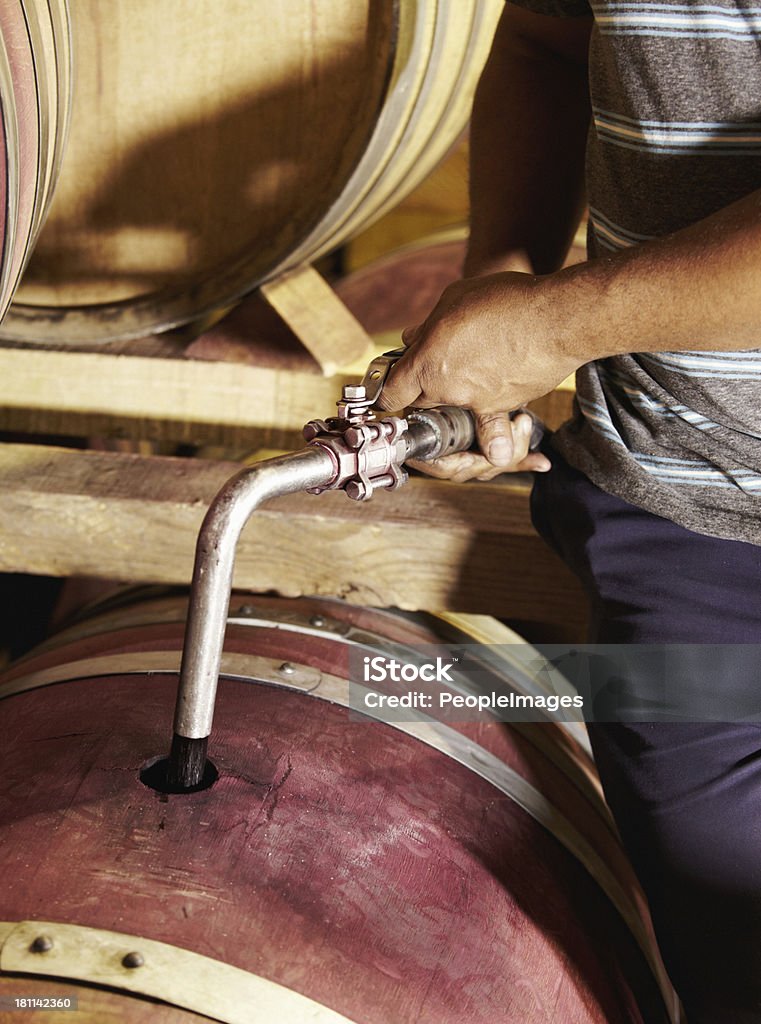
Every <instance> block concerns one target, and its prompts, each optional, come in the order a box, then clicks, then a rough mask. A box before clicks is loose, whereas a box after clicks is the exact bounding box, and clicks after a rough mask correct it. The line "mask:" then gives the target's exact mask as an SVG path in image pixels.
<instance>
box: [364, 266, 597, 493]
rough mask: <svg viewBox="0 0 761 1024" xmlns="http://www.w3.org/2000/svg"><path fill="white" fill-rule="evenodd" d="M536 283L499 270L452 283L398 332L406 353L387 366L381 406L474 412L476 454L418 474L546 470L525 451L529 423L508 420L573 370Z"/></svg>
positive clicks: (538, 457) (540, 458)
mask: <svg viewBox="0 0 761 1024" xmlns="http://www.w3.org/2000/svg"><path fill="white" fill-rule="evenodd" d="M543 280H546V279H542V278H535V277H533V276H532V275H530V274H518V273H500V274H493V275H490V276H488V277H480V278H470V279H467V280H465V281H458V282H456V283H455V284H453V285H451V286H450V287H449V288H447V290H446V291H445V292H444V294H443V295H442V297H441V299H440V300H439V302H438V304H437V305H436V307H435V308H434V310H433V312H432V313H431V314H430V316H429V317H428V319H427V320H426V321H425V322H424V323H423V324H421V325H419V326H418V327H413V328H410V329H408V330H407V331H405V332H404V335H403V340H404V343H405V345H407V346H408V347H409V351H408V352H407V353H406V354H405V355H404V356H403V357H402V358H401V359H400V360H399V362H398V363H397V364H396V366H394V367H393V369H392V370H391V373H390V374H389V377H388V379H387V381H386V383H385V385H384V388H383V392H382V393H381V398H380V402H379V405H381V407H382V408H384V409H388V410H394V409H401V408H403V407H405V406H408V405H416V406H423V407H428V406H434V405H459V406H464V407H466V408H469V409H472V410H473V412H474V413H475V414H476V417H477V433H478V440H479V444H480V447H481V450H482V452H483V456H479V455H477V454H475V453H470V452H469V453H462V454H461V455H458V456H448V457H447V458H445V459H440V460H437V462H436V464H435V465H433V464H421V466H420V468H424V469H425V471H426V472H432V473H433V475H438V476H447V477H451V478H453V479H457V480H465V479H470V478H472V477H475V478H478V479H491V477H493V476H496V474H497V473H501V472H508V471H509V472H514V471H516V470H521V471H523V470H539V471H541V470H544V469H548V468H549V462H548V460H547V459H546V458H545V456H543V455H541V454H538V453H532V454H529V452H528V446H529V439H530V436H531V422H530V417H528V416H525V417H524V416H518V417H517V418H516V420H515V421H514V422H511V421H510V418H509V416H508V411H509V410H514V409H518V408H519V407H520V406H522V405H525V404H526V403H527V402H529V401H531V400H532V399H534V398H539V397H540V396H542V395H545V394H547V392H548V391H551V390H552V388H553V387H555V385H556V384H559V383H560V382H561V381H562V380H564V379H565V378H566V377H567V376H568V375H569V374H570V373H573V372H574V370H575V369H576V368H577V367H578V366H579V365H580V361H579V360H578V359H576V358H572V357H569V356H568V355H566V354H564V353H563V351H562V348H561V345H560V344H559V338H560V337H561V335H562V333H563V332H562V330H561V327H560V326H558V328H557V330H555V324H554V319H555V318H554V315H548V314H549V313H550V312H551V308H552V307H551V305H550V304H549V303H548V299H547V297H546V296H545V295H544V292H543V290H542V282H543Z"/></svg>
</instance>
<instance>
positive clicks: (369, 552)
mask: <svg viewBox="0 0 761 1024" xmlns="http://www.w3.org/2000/svg"><path fill="white" fill-rule="evenodd" d="M238 468H239V466H237V465H236V464H233V463H212V462H201V461H195V460H186V459H174V458H160V457H153V458H149V459H146V458H143V457H141V456H138V455H126V454H119V453H112V452H80V451H71V450H67V449H59V448H47V447H37V446H32V445H13V444H8V445H0V571H2V572H28V573H35V574H43V575H53V576H67V575H76V574H83V575H88V576H100V577H104V578H113V579H119V580H124V581H145V582H157V583H175V584H186V583H188V582H189V580H190V577H191V571H192V565H193V552H194V547H195V541H196V537H197V534H198V529H199V527H200V524H201V520H202V518H203V515H204V512H205V510H206V507H207V505H208V504H209V502H210V501H211V499H212V498H213V496H214V495H215V494H216V492H217V491H218V489H219V488H220V487H221V486H222V484H223V483H224V482H225V480H226V479H227V478H228V477H229V476H231V475H232V474H233V473H234V472H236V471H237V469H238ZM528 494H529V488H528V484H527V483H526V482H525V480H524V479H519V478H515V479H512V478H511V480H510V481H509V482H508V483H504V484H502V483H494V482H492V483H482V484H464V485H463V484H452V483H443V482H441V481H436V480H430V479H424V478H417V479H413V480H411V481H410V482H409V483H408V484H406V485H405V486H404V487H402V488H401V489H400V490H398V491H394V492H379V493H378V494H376V496H375V497H374V498H373V500H372V501H370V502H365V503H355V502H353V501H350V500H349V499H348V498H347V497H346V496H345V495H344V494H342V493H340V492H332V493H327V494H323V495H320V496H316V495H310V494H296V495H291V496H288V497H284V498H278V499H275V500H273V501H271V502H269V503H268V504H267V505H266V506H264V507H263V508H262V509H261V510H259V511H258V512H257V513H255V514H254V516H253V517H252V519H251V521H250V522H249V524H248V526H247V527H246V529H245V530H244V532H243V537H242V540H241V543H240V546H239V550H238V559H237V566H236V574H235V584H236V586H238V587H241V588H244V589H250V590H260V591H263V590H272V591H275V592H277V593H280V594H286V595H290V596H298V595H302V594H317V595H320V594H322V595H337V596H340V597H343V598H346V599H347V600H349V601H351V602H353V603H356V604H366V605H375V606H392V605H396V606H398V607H400V608H407V609H426V608H427V609H453V610H458V611H468V612H481V613H487V614H492V615H497V616H502V617H506V618H512V619H521V620H526V621H537V622H558V623H569V624H578V623H580V621H581V619H582V618H583V614H584V600H583V597H582V594H581V590H580V587H579V585H578V583H577V582H576V581H575V579H574V578H573V577H572V576H571V574H570V573H569V572H568V570H567V569H566V568H565V566H563V565H562V563H561V562H560V561H559V560H558V559H557V557H556V556H555V555H554V554H552V552H550V550H549V549H548V548H547V547H546V546H545V545H544V543H543V542H542V541H541V540H540V539H539V537H538V536H537V535H536V534H535V532H534V530H533V528H532V526H531V523H530V521H529V513H528Z"/></svg>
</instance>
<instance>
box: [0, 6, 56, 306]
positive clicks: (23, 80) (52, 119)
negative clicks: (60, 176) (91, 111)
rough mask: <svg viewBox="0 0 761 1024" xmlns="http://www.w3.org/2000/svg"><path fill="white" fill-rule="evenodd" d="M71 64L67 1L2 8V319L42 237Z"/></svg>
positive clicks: (0, 61)
mask: <svg viewBox="0 0 761 1024" xmlns="http://www.w3.org/2000/svg"><path fill="white" fill-rule="evenodd" d="M70 58H71V54H70V48H69V33H68V14H67V7H66V3H65V0H9V2H8V3H4V4H2V5H1V6H0V108H1V112H0V121H1V122H2V124H1V134H2V154H3V159H2V160H0V165H1V167H2V169H1V170H0V175H1V176H2V182H1V183H0V222H1V230H0V253H1V261H0V318H1V317H2V315H3V314H4V312H5V311H6V309H7V307H8V304H9V303H10V301H11V299H12V297H13V293H14V291H15V288H16V286H17V284H18V281H19V278H20V276H21V274H22V272H23V270H24V267H25V266H26V264H27V261H28V259H29V257H30V254H31V252H32V249H33V247H34V244H35V240H36V239H37V237H38V235H39V232H40V229H41V227H42V223H43V220H44V216H45V212H46V209H47V206H48V204H49V201H50V197H51V194H52V190H53V187H54V184H55V180H56V177H57V173H58V170H59V168H60V164H61V160H62V156H63V149H64V144H65V138H66V117H67V115H66V111H67V109H68V106H69V99H70V88H69V86H70Z"/></svg>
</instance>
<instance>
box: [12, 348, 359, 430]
mask: <svg viewBox="0 0 761 1024" xmlns="http://www.w3.org/2000/svg"><path fill="white" fill-rule="evenodd" d="M357 380H358V376H357V374H356V373H347V374H344V375H341V376H338V377H329V378H328V377H322V376H320V375H319V374H316V373H315V374H312V373H299V372H294V371H292V370H278V369H272V368H270V367H260V366H248V365H242V364H239V363H226V362H207V361H205V360H195V359H178V358H165V357H156V358H149V357H145V356H133V355H121V354H120V355H113V354H111V353H101V352H78V351H58V350H55V351H51V350H41V349H31V348H4V347H0V430H15V431H25V432H28V433H44V434H70V435H73V436H88V435H97V434H104V435H108V436H114V435H116V436H125V437H144V438H148V439H151V440H175V441H186V442H191V443H210V444H229V445H240V444H246V443H247V442H252V443H258V441H259V439H260V437H261V435H262V432H263V431H265V430H268V431H269V432H270V433H269V435H268V438H267V441H268V443H270V444H272V445H275V444H276V443H277V441H276V436H277V434H278V432H280V433H281V434H285V435H288V434H291V435H292V434H293V433H295V432H296V431H300V430H301V428H302V427H303V425H304V424H305V423H306V422H307V420H310V419H314V418H315V417H323V418H324V417H325V416H331V415H333V414H334V413H335V405H336V401H337V399H338V398H339V397H340V395H341V387H342V384H343V383H349V382H356V381H357Z"/></svg>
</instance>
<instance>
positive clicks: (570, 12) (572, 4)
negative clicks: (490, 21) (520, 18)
mask: <svg viewBox="0 0 761 1024" xmlns="http://www.w3.org/2000/svg"><path fill="white" fill-rule="evenodd" d="M507 3H508V5H509V4H513V5H514V6H515V7H524V8H525V9H526V10H527V11H533V13H534V14H548V15H550V16H551V17H553V18H591V17H592V8H591V7H590V6H589V3H588V2H587V0H507Z"/></svg>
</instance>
